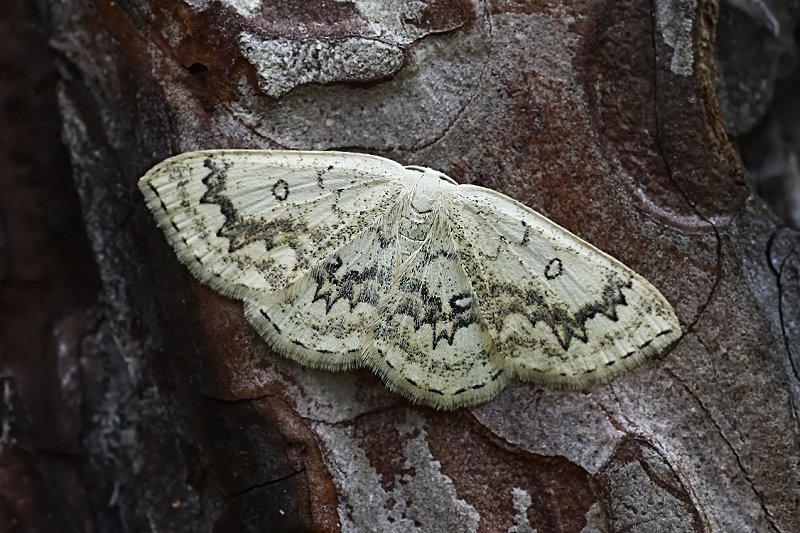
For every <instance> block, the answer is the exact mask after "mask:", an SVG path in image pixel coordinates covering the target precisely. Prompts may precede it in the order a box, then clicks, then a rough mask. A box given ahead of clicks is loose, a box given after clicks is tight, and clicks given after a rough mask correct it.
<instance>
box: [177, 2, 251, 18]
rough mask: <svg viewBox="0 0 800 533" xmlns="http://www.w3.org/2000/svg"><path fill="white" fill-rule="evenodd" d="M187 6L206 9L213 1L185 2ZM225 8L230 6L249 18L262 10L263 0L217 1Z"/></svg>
mask: <svg viewBox="0 0 800 533" xmlns="http://www.w3.org/2000/svg"><path fill="white" fill-rule="evenodd" d="M184 1H185V2H186V3H187V4H189V5H190V6H192V7H195V8H197V9H205V8H207V7H208V4H210V3H211V0H184ZM216 1H217V2H218V3H220V4H222V5H224V6H230V7H232V8H233V9H235V10H236V12H237V13H239V14H240V15H242V16H244V17H247V16H251V15H254V14H256V13H258V12H259V11H260V10H261V1H262V0H216Z"/></svg>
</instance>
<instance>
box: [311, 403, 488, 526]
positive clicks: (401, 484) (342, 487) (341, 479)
mask: <svg viewBox="0 0 800 533" xmlns="http://www.w3.org/2000/svg"><path fill="white" fill-rule="evenodd" d="M396 427H397V430H398V431H399V433H400V438H401V439H403V440H404V443H403V446H402V451H403V459H402V464H401V465H400V466H401V468H400V469H399V470H398V471H397V472H396V474H395V476H394V479H393V480H392V482H391V484H390V486H389V488H388V489H384V486H382V484H381V478H380V476H379V474H378V472H377V471H376V468H375V466H374V465H373V464H372V463H371V461H370V459H369V457H368V455H367V453H366V452H365V450H364V449H363V448H362V446H361V445H360V444H359V442H358V440H357V439H355V438H354V437H353V434H352V429H350V428H346V427H341V426H331V425H327V424H318V425H317V427H316V434H317V436H318V438H319V439H320V441H321V447H322V449H323V454H324V459H325V462H326V463H327V464H328V468H329V471H330V472H331V473H332V475H333V481H334V483H335V484H336V487H337V489H338V493H339V498H340V503H339V517H340V520H341V524H342V531H343V532H357V531H397V532H412V531H430V532H432V533H439V532H441V533H449V532H452V531H464V532H469V531H477V530H478V523H479V520H480V516H479V515H478V512H477V511H476V510H475V508H474V507H472V506H471V505H470V504H469V503H467V502H465V501H464V500H462V499H460V498H459V496H458V494H457V493H456V490H455V487H454V485H453V482H452V481H451V480H450V478H448V477H447V476H446V475H444V474H443V473H442V471H441V465H440V464H439V462H438V461H436V460H434V458H433V456H432V454H431V451H430V449H429V447H428V444H427V433H426V431H425V427H424V420H423V419H422V418H420V417H419V416H417V415H415V414H413V413H411V412H408V413H407V415H406V418H405V420H399V421H398V424H397V426H396ZM376 496H377V497H376Z"/></svg>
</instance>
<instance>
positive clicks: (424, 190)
mask: <svg viewBox="0 0 800 533" xmlns="http://www.w3.org/2000/svg"><path fill="white" fill-rule="evenodd" d="M445 183H446V182H445V181H442V179H441V178H440V177H439V172H436V171H435V170H431V169H429V168H426V169H425V172H424V173H423V174H422V176H421V177H420V178H419V181H417V186H416V187H414V195H413V196H412V197H411V207H412V208H413V209H414V211H416V212H417V213H419V214H421V215H424V214H426V213H430V212H431V211H433V210H435V209H436V205H437V204H438V203H439V199H440V197H441V196H442V192H443V191H444V184H445Z"/></svg>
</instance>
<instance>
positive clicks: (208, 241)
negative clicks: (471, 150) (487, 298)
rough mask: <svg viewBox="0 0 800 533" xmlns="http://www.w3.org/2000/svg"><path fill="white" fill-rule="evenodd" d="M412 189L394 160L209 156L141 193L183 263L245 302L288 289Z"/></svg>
mask: <svg viewBox="0 0 800 533" xmlns="http://www.w3.org/2000/svg"><path fill="white" fill-rule="evenodd" d="M411 184H413V182H409V181H408V180H407V171H406V170H405V169H404V168H403V167H402V166H400V165H399V164H397V163H395V162H393V161H390V160H388V159H383V158H378V157H374V156H368V155H362V154H348V153H340V152H300V151H253V150H209V151H203V152H189V153H185V154H181V155H179V156H176V157H173V158H170V159H167V160H165V161H163V162H162V163H160V164H159V165H156V166H155V167H154V168H153V169H151V170H150V171H149V172H147V174H145V176H143V177H142V178H141V179H140V180H139V188H140V190H141V191H142V193H143V194H144V196H145V200H146V202H147V206H148V207H149V208H150V210H151V211H152V212H153V215H154V216H155V219H156V222H157V223H158V225H159V227H160V228H161V229H162V230H163V231H164V233H165V235H166V237H167V240H168V241H169V243H170V245H172V247H173V248H174V249H175V252H176V254H177V255H178V257H179V258H180V260H181V262H182V263H184V264H185V265H186V266H187V267H188V268H189V269H190V270H191V271H192V273H193V274H194V275H195V277H196V278H197V279H198V280H200V281H201V282H203V283H205V284H206V285H209V286H210V287H212V288H214V289H215V290H217V291H218V292H220V293H222V294H224V295H226V296H229V297H233V298H237V299H248V298H258V297H261V296H263V295H264V294H268V293H269V292H271V291H274V290H278V289H281V288H283V287H285V286H286V285H287V284H290V283H291V282H293V281H294V280H296V279H298V278H299V277H300V276H301V275H302V274H303V273H305V272H306V271H308V270H309V269H311V268H312V267H313V266H315V265H316V264H317V263H319V262H321V261H322V260H324V259H325V258H326V257H327V256H328V255H329V254H330V253H331V251H333V250H335V249H336V248H338V247H341V246H343V245H344V244H345V243H347V242H349V241H350V240H352V239H353V238H354V237H355V235H357V234H358V233H359V232H361V231H362V230H363V229H364V228H365V227H367V226H369V225H370V224H371V223H373V222H374V221H375V220H376V219H377V218H378V217H380V216H381V215H383V214H384V213H385V212H386V211H387V210H388V209H389V208H390V207H391V206H392V205H393V204H394V202H395V201H396V199H397V197H399V195H400V194H401V193H402V192H403V191H404V190H406V189H407V188H408V187H409V186H410V185H411Z"/></svg>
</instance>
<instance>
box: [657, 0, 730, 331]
mask: <svg viewBox="0 0 800 533" xmlns="http://www.w3.org/2000/svg"><path fill="white" fill-rule="evenodd" d="M649 3H650V46H651V48H652V50H653V62H652V68H653V121H654V122H655V126H656V135H655V143H656V147H657V149H658V153H659V155H660V157H661V161H662V162H663V164H664V169H665V170H666V172H667V177H668V178H669V181H670V182H672V184H673V185H675V187H676V188H677V189H678V191H680V193H681V196H683V198H684V200H685V201H686V203H687V204H688V205H689V207H691V209H692V211H694V213H695V215H697V217H698V218H700V219H701V220H703V221H704V222H706V223H708V225H709V226H710V227H711V229H712V230H713V232H714V237H715V239H716V242H717V246H716V253H717V262H716V265H715V271H716V272H715V276H714V284H713V286H712V287H711V290H710V291H709V293H708V296H707V297H706V300H705V302H704V303H703V304H702V305H701V306H700V310H699V311H698V313H697V315H696V316H695V318H694V320H692V321H691V322H690V323H689V324H687V326H686V328H684V331H683V334H682V335H681V337H680V338H681V339H682V338H683V337H684V336H685V335H687V334H688V333H689V332H690V331H692V330H693V329H694V327H695V325H696V324H697V323H698V322H699V321H700V317H702V316H703V313H705V311H706V309H707V308H708V307H709V306H710V305H711V301H712V300H713V299H714V295H715V294H716V292H717V289H718V287H719V284H720V280H721V278H722V236H721V235H720V232H719V228H717V226H716V225H715V224H714V222H712V221H711V219H710V218H708V217H706V216H705V215H703V214H702V213H701V212H700V210H699V209H698V208H697V204H696V203H695V202H693V201H692V199H691V198H690V197H689V194H688V193H687V192H686V191H685V190H684V188H683V187H681V185H680V183H678V180H676V179H675V175H674V173H673V170H672V165H671V164H670V162H669V158H668V157H667V149H666V147H665V146H664V141H663V137H664V132H663V130H662V127H661V120H660V113H659V81H658V70H659V63H658V44H657V43H656V35H658V23H657V21H656V16H657V15H656V6H655V5H654V3H655V2H654V0H650V1H649ZM679 342H680V339H678V342H676V343H675V345H677V344H678V343H679Z"/></svg>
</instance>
